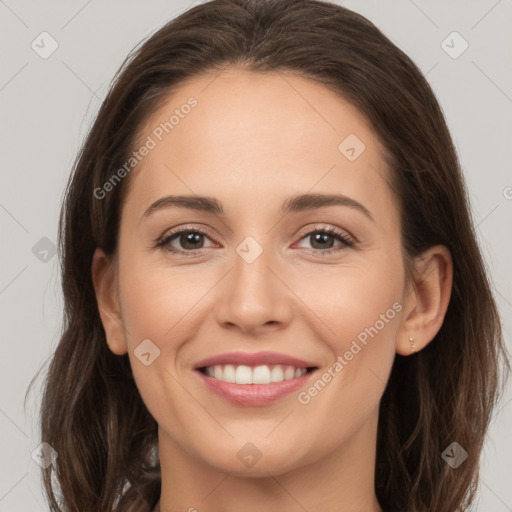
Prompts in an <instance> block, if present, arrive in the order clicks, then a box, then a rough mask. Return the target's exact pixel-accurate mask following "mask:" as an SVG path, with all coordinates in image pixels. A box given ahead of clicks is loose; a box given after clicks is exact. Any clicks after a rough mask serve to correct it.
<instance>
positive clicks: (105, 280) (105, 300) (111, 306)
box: [91, 248, 128, 356]
mask: <svg viewBox="0 0 512 512" xmlns="http://www.w3.org/2000/svg"><path fill="white" fill-rule="evenodd" d="M91 274H92V281H93V285H94V291H95V293H96V301H97V303H98V310H99V313H100V317H101V322H102V324H103V329H104V330H105V336H106V338H107V344H108V346H109V348H110V350H111V351H112V352H113V353H114V354H117V355H119V356H120V355H123V354H126V352H127V351H128V349H127V345H126V338H125V334H124V328H123V321H122V316H121V309H120V307H119V297H118V291H117V290H118V288H117V275H116V264H115V261H113V260H111V259H110V258H108V256H107V255H106V254H105V252H104V251H103V250H102V249H100V248H97V249H96V250H95V251H94V255H93V257H92V267H91Z"/></svg>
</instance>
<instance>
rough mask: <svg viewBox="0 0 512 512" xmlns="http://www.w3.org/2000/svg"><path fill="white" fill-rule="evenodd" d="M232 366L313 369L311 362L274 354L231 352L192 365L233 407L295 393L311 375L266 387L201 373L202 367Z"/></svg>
mask: <svg viewBox="0 0 512 512" xmlns="http://www.w3.org/2000/svg"><path fill="white" fill-rule="evenodd" d="M226 364H232V365H235V366H238V365H246V366H251V367H255V366H260V365H277V364H279V365H283V366H293V367H295V368H317V367H318V366H317V365H315V364H314V363H311V362H307V361H304V360H302V359H297V358H296V357H292V356H288V355H286V354H279V353H277V352H256V353H252V354H251V353H245V352H231V353H227V354H220V355H217V356H214V357H209V358H207V359H203V360H202V361H199V362H198V363H197V364H196V365H194V369H195V370H197V371H196V372H195V373H196V374H197V375H198V376H199V377H200V378H201V380H202V382H203V383H204V384H205V385H206V386H207V388H208V389H209V390H210V391H212V392H213V393H215V394H216V395H217V396H219V397H221V398H223V399H224V400H227V401H228V402H230V403H232V404H235V405H244V406H262V405H267V404H269V403H271V402H274V401H276V400H279V399H280V398H282V397H284V396H285V395H288V394H290V393H292V392H294V391H297V390H298V389H300V388H301V387H303V386H304V385H305V383H306V381H307V380H308V379H309V378H310V377H311V375H312V374H313V373H315V372H314V371H313V372H309V373H306V374H305V375H303V376H302V377H298V378H294V379H290V380H284V381H282V382H271V383H269V384H235V383H231V382H223V381H221V380H217V379H214V378H213V377H208V376H207V375H205V374H204V373H202V372H201V371H199V370H200V369H201V368H204V367H206V366H215V365H226Z"/></svg>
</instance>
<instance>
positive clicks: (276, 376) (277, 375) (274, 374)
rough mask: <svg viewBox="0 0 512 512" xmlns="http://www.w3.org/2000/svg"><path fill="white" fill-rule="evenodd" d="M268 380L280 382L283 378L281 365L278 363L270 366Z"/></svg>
mask: <svg viewBox="0 0 512 512" xmlns="http://www.w3.org/2000/svg"><path fill="white" fill-rule="evenodd" d="M270 380H271V381H272V382H281V381H282V380H284V373H283V367H282V366H281V365H279V364H278V365H276V366H274V368H272V371H271V372H270Z"/></svg>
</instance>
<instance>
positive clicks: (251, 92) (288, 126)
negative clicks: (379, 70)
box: [126, 68, 397, 214]
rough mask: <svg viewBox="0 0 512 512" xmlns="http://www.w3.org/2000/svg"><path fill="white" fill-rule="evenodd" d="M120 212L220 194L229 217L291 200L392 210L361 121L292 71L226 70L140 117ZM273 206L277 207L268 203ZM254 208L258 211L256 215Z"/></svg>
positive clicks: (379, 162)
mask: <svg viewBox="0 0 512 512" xmlns="http://www.w3.org/2000/svg"><path fill="white" fill-rule="evenodd" d="M145 143H146V144H147V145H148V147H149V146H151V149H150V150H149V151H146V152H145V153H146V155H145V156H144V157H143V158H142V159H141V161H140V162H139V163H138V164H137V166H136V168H135V170H134V171H133V176H131V178H132V179H133V183H132V184H131V185H130V190H129V193H128V196H127V199H126V203H127V207H129V208H130V210H133V211H134V212H139V213H141V212H142V211H143V209H144V208H147V206H148V204H149V203H150V202H152V201H155V200H156V199H158V198H159V197H161V196H163V195H165V194H198V195H207V196H214V197H219V198H220V199H221V200H222V202H224V203H226V204H227V205H228V206H227V208H226V209H227V213H228V214H229V213H230V211H229V209H230V206H229V205H230V204H231V206H232V212H231V213H233V214H235V212H236V209H237V208H240V207H242V206H244V205H245V206H249V205H251V206H252V207H254V208H255V209H258V208H261V207H262V206H263V205H262V201H261V200H262V199H263V198H264V199H265V205H266V206H268V205H269V204H271V203H272V200H273V198H274V199H275V200H276V204H277V202H279V206H280V203H281V202H282V199H283V198H284V197H288V196H291V195H293V194H296V193H305V192H314V193H331V192H333V191H335V192H339V193H343V194H346V195H352V196H357V198H358V200H360V201H366V202H368V203H370V204H371V205H374V206H373V207H374V208H388V209H389V208H391V209H395V210H396V206H397V205H396V202H395V199H394V198H393V197H392V194H391V190H390V188H389V185H388V181H389V176H388V170H387V169H386V165H385V163H384V160H383V157H382V146H381V144H380V141H379V140H378V138H377V136H376V134H375V133H374V132H373V130H372V129H371V127H370V125H369V124H368V122H367V121H366V119H365V117H364V116H363V115H362V114H361V113H360V112H359V111H358V110H357V109H356V108H355V107H354V106H353V105H351V104H350V103H349V102H347V101H346V100H344V99H343V98H342V97H341V96H340V95H338V94H336V93H335V92H333V91H331V90H329V89H328V88H326V87H325V86H323V85H321V84H319V83H317V82H314V81H312V80H308V79H306V78H303V77H299V76H297V75H294V74H291V73H284V72H269V73H255V72H250V71H247V70H243V69H236V68H230V69H227V70H225V71H223V72H222V73H220V74H218V75H215V74H205V75H202V76H199V77H195V78H193V79H191V80H188V81H187V82H185V83H183V84H181V85H180V86H179V87H178V88H177V89H175V90H174V91H173V92H172V93H171V94H169V96H168V98H167V101H166V102H165V104H163V106H161V107H160V108H159V109H158V110H157V111H155V112H154V113H153V114H152V115H151V116H150V117H149V119H148V121H147V123H146V124H145V126H144V128H143V129H141V131H140V137H139V145H143V144H145ZM276 207H277V206H276ZM255 211H256V210H255Z"/></svg>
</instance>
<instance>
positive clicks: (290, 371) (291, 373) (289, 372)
mask: <svg viewBox="0 0 512 512" xmlns="http://www.w3.org/2000/svg"><path fill="white" fill-rule="evenodd" d="M294 377H295V368H294V367H293V366H287V367H286V370H285V371H284V380H292V379H293V378H294Z"/></svg>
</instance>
